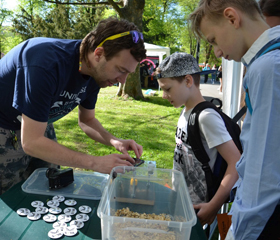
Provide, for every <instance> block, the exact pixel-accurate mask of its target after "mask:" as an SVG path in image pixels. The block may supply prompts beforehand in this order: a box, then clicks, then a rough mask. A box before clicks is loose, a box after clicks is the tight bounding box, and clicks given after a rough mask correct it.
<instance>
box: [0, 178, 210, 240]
mask: <svg viewBox="0 0 280 240" xmlns="http://www.w3.org/2000/svg"><path fill="white" fill-rule="evenodd" d="M21 185H22V182H21V183H18V184H16V185H15V186H14V187H12V188H11V189H10V190H9V191H7V192H5V193H4V194H3V195H1V196H0V240H45V239H49V237H48V232H49V230H51V229H52V228H53V227H52V223H46V222H45V221H44V220H43V219H42V217H41V219H39V220H37V221H30V220H29V219H28V218H27V217H21V216H19V215H18V214H17V212H16V211H17V210H18V209H19V208H22V207H25V208H28V209H30V210H32V211H33V207H32V206H31V202H32V201H35V200H40V201H42V202H44V203H46V202H47V201H48V200H50V199H52V196H46V195H36V194H27V193H25V192H23V191H22V189H21ZM75 200H76V201H77V205H76V206H75V208H76V209H78V207H79V206H81V205H88V206H90V207H91V208H92V209H93V210H92V212H91V213H90V214H89V216H90V220H89V221H87V222H85V225H84V227H83V228H82V229H80V230H78V234H77V235H75V236H74V237H67V236H64V237H62V238H60V239H72V240H74V239H79V240H89V239H101V224H100V218H99V217H98V216H97V214H96V212H97V208H98V204H99V201H98V200H88V199H75ZM45 205H46V204H45ZM65 207H66V206H65ZM61 208H64V206H61ZM206 239H207V238H206V236H205V234H204V231H203V230H202V227H201V225H200V223H199V222H197V224H196V225H195V226H194V227H193V228H192V232H191V240H206Z"/></svg>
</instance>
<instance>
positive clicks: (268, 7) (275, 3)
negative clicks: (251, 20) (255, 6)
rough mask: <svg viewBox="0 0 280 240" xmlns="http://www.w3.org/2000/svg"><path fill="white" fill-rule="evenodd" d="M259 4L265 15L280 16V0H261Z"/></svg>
mask: <svg viewBox="0 0 280 240" xmlns="http://www.w3.org/2000/svg"><path fill="white" fill-rule="evenodd" d="M259 5H260V8H261V11H262V13H263V15H265V16H278V17H280V1H279V0H260V1H259Z"/></svg>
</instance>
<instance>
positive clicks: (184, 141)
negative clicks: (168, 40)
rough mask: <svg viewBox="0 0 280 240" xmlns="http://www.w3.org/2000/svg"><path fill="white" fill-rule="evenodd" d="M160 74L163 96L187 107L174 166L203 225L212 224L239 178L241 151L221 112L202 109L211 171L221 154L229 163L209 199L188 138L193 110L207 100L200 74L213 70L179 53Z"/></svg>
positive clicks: (167, 60) (201, 126)
mask: <svg viewBox="0 0 280 240" xmlns="http://www.w3.org/2000/svg"><path fill="white" fill-rule="evenodd" d="M210 71H211V70H210ZM156 73H157V78H158V82H159V86H160V88H161V89H162V90H163V96H162V97H163V98H165V99H167V100H168V101H169V102H170V103H171V104H172V105H173V106H174V107H175V108H179V107H181V106H184V109H183V111H182V113H181V116H180V118H179V120H178V124H177V130H176V134H175V140H176V147H175V151H174V160H173V168H174V169H175V170H178V171H181V172H182V173H183V174H184V176H185V180H186V183H187V186H188V190H189V193H190V197H191V200H192V203H193V204H194V208H195V209H196V210H197V211H198V212H197V217H198V219H199V220H200V222H201V224H202V225H204V224H206V223H208V224H211V223H212V222H213V220H214V219H215V217H216V215H217V212H218V210H219V209H220V208H221V206H222V205H223V203H224V202H225V201H226V199H227V198H228V196H229V193H230V190H231V188H232V186H233V185H234V183H235V182H236V180H237V179H238V174H237V172H236V169H235V164H236V162H237V161H238V160H239V158H240V155H241V154H240V152H239V150H238V148H237V147H236V145H235V143H234V141H233V140H232V138H231V136H230V134H229V132H228V131H227V128H226V126H225V123H224V121H223V118H222V117H221V116H220V114H219V113H218V112H217V111H216V110H214V109H212V108H206V109H204V110H202V111H201V113H200V114H199V117H198V125H199V130H200V136H201V141H202V144H203V146H204V149H205V151H206V153H207V155H208V157H209V160H210V161H209V166H210V168H211V171H212V172H213V170H214V165H215V163H216V159H217V154H218V153H219V154H220V155H221V156H222V157H223V158H224V159H225V161H226V163H227V167H226V172H225V174H224V176H223V179H222V181H221V184H220V186H218V190H217V192H216V193H215V195H214V196H213V198H211V199H210V201H208V200H209V196H210V193H209V192H208V191H207V190H208V188H207V183H206V176H205V174H204V173H205V172H204V170H203V166H202V163H201V162H200V161H199V160H198V159H197V158H196V155H195V153H194V150H193V149H192V147H191V146H190V143H189V141H188V137H189V136H188V121H189V119H190V118H192V117H193V116H194V115H195V113H193V112H192V110H193V109H194V108H195V107H196V106H198V105H201V104H203V102H205V99H204V98H203V96H202V95H201V92H200V89H199V84H200V74H208V73H209V71H200V69H199V66H198V64H197V61H196V59H195V58H194V57H193V56H192V55H190V54H187V53H178V52H177V53H173V54H172V55H170V56H169V57H167V58H165V59H164V60H163V61H162V62H161V63H160V65H159V67H158V68H157V71H156Z"/></svg>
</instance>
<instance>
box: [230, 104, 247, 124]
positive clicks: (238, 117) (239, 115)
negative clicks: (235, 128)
mask: <svg viewBox="0 0 280 240" xmlns="http://www.w3.org/2000/svg"><path fill="white" fill-rule="evenodd" d="M246 111H247V106H246V105H245V106H244V107H243V108H241V109H240V110H239V112H238V113H236V114H235V116H234V117H233V118H232V121H234V122H238V121H239V119H240V118H241V117H242V116H243V115H244V114H245V113H246Z"/></svg>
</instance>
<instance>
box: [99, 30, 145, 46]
mask: <svg viewBox="0 0 280 240" xmlns="http://www.w3.org/2000/svg"><path fill="white" fill-rule="evenodd" d="M129 34H131V35H132V40H133V42H134V43H138V42H139V40H140V39H142V40H143V41H144V37H143V33H141V32H138V31H128V32H123V33H119V34H116V35H113V36H110V37H107V38H106V39H105V40H104V41H103V42H101V43H100V44H99V45H98V46H97V47H102V45H103V43H104V42H106V41H107V40H114V39H117V38H120V37H124V36H127V35H129Z"/></svg>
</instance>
